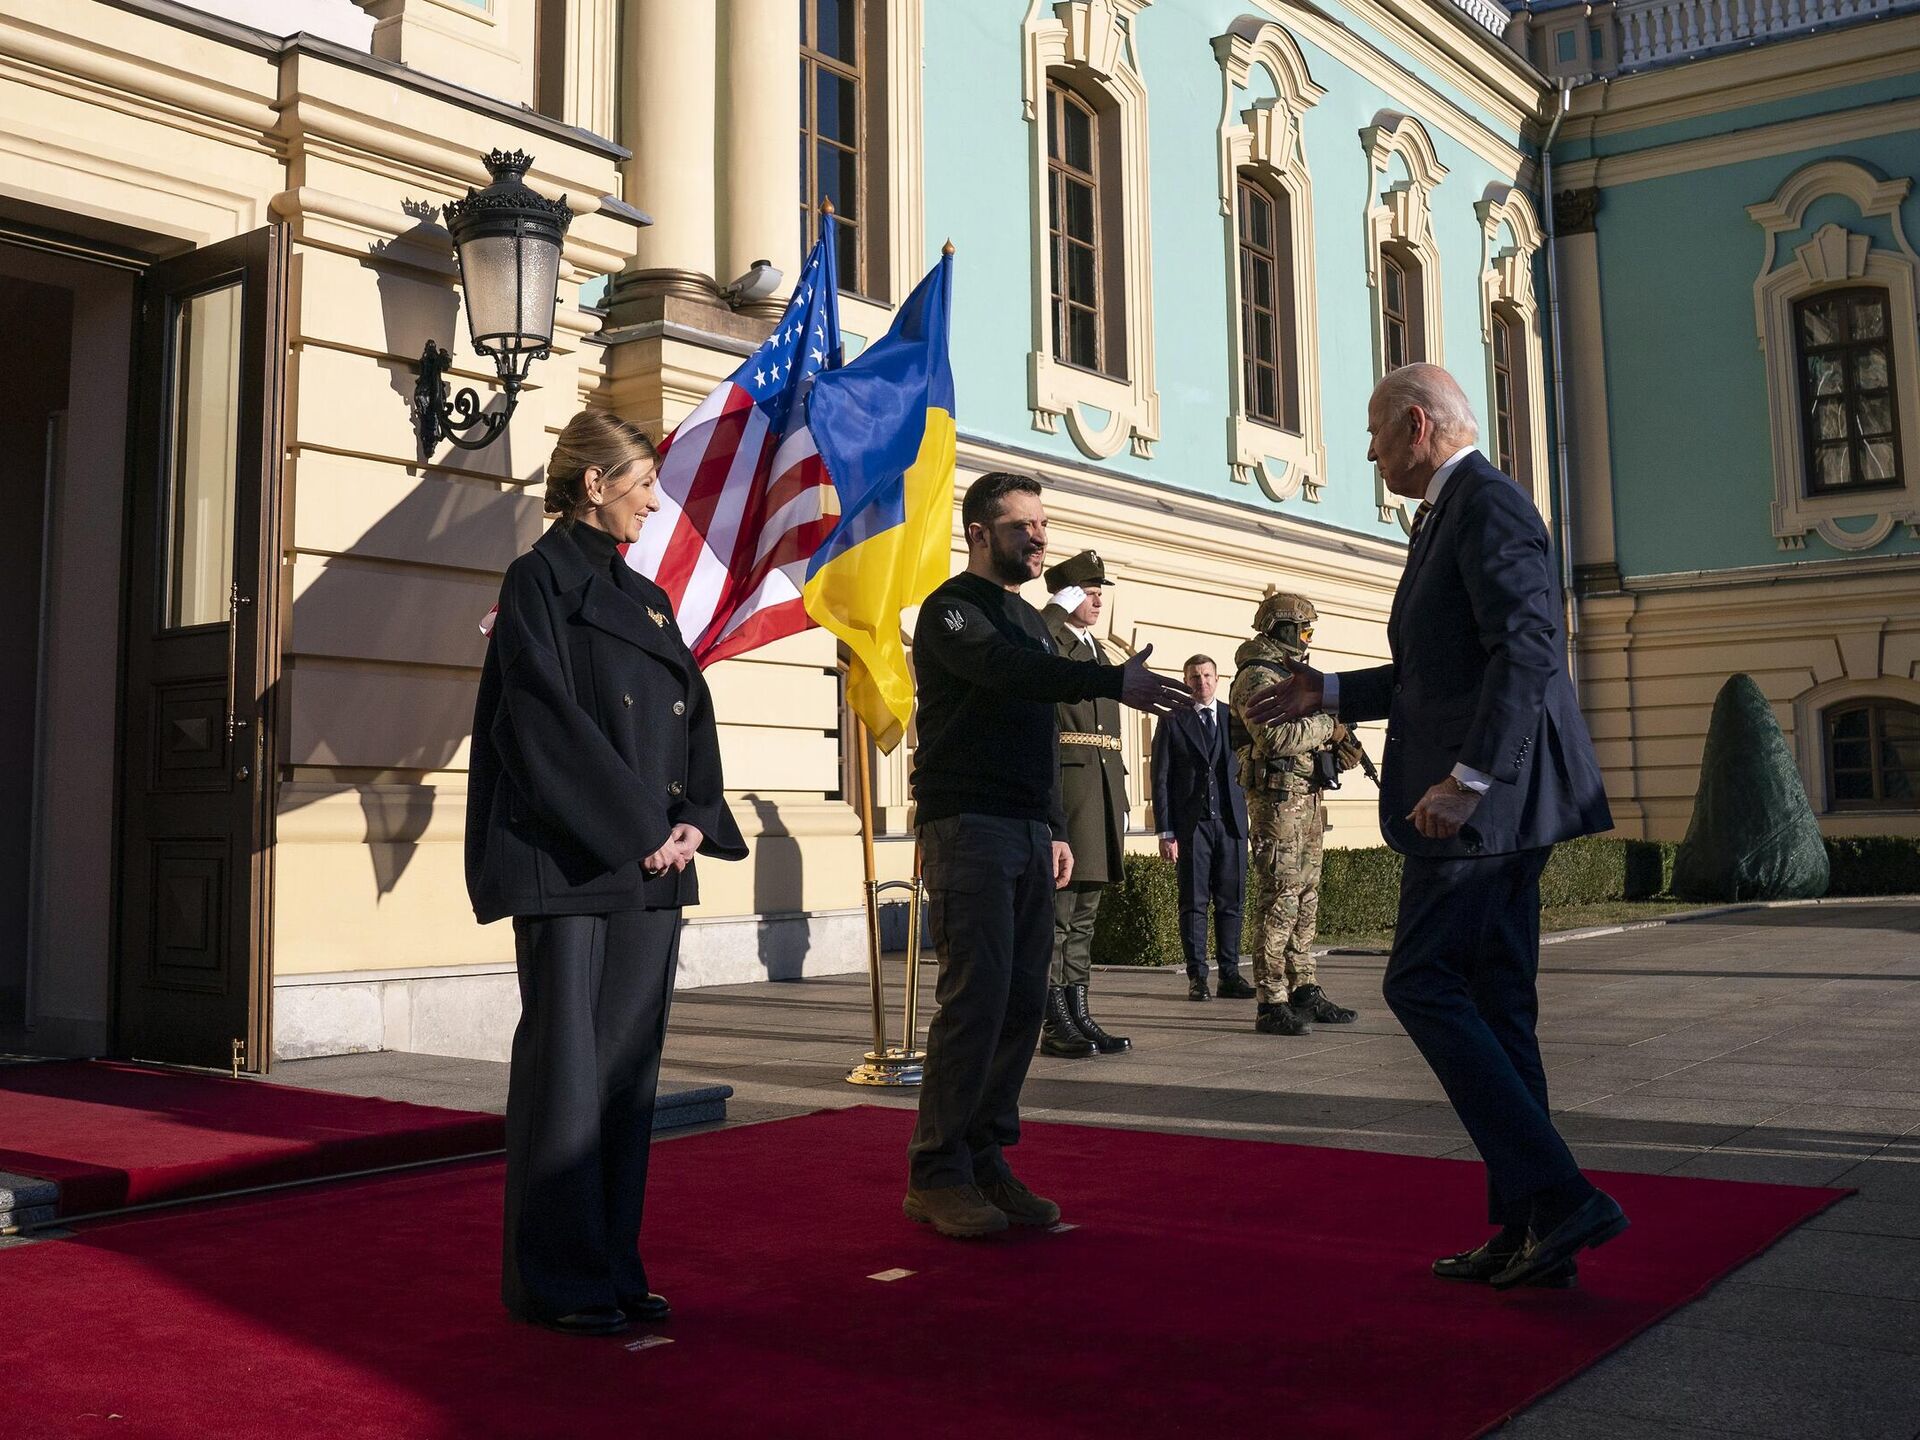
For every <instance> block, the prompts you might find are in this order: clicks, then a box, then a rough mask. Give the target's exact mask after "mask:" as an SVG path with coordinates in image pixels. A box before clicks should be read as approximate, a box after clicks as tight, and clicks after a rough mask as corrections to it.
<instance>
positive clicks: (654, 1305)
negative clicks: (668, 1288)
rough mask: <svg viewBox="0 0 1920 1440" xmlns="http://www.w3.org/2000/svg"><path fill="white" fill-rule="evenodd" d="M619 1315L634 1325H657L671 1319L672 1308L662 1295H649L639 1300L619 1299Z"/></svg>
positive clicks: (622, 1297)
mask: <svg viewBox="0 0 1920 1440" xmlns="http://www.w3.org/2000/svg"><path fill="white" fill-rule="evenodd" d="M620 1313H621V1314H623V1315H625V1316H626V1317H627V1319H629V1320H631V1321H633V1323H634V1324H636V1325H657V1324H659V1322H660V1321H662V1320H670V1319H672V1318H673V1307H672V1306H671V1305H669V1304H668V1303H667V1297H666V1296H664V1295H654V1294H652V1293H649V1294H647V1295H645V1296H642V1297H640V1298H639V1299H630V1298H628V1297H627V1296H625V1295H623V1296H621V1297H620Z"/></svg>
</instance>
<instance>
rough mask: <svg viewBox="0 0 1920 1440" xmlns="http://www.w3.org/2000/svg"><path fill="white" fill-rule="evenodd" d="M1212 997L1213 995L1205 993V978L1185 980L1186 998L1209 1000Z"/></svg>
mask: <svg viewBox="0 0 1920 1440" xmlns="http://www.w3.org/2000/svg"><path fill="white" fill-rule="evenodd" d="M1212 998H1213V996H1211V995H1209V994H1208V993H1207V982H1206V981H1205V980H1189V981H1188V982H1187V999H1189V1000H1211V999H1212Z"/></svg>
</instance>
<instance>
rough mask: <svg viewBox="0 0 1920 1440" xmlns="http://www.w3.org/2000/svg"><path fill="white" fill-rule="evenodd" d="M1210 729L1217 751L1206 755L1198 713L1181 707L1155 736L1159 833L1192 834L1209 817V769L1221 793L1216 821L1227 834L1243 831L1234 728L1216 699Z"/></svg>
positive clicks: (1244, 801) (1155, 815)
mask: <svg viewBox="0 0 1920 1440" xmlns="http://www.w3.org/2000/svg"><path fill="white" fill-rule="evenodd" d="M1213 705H1214V711H1213V715H1214V720H1213V723H1214V729H1215V730H1216V731H1218V732H1219V742H1218V749H1217V750H1216V751H1215V752H1214V753H1212V754H1211V755H1209V753H1208V750H1207V732H1206V729H1205V727H1204V725H1203V724H1202V723H1201V720H1200V713H1199V712H1198V711H1197V710H1195V709H1194V708H1193V707H1192V706H1191V705H1182V706H1181V707H1180V708H1179V709H1178V710H1176V711H1174V712H1173V713H1172V714H1171V715H1169V716H1167V718H1166V719H1164V720H1162V721H1161V722H1160V726H1159V728H1158V729H1156V730H1155V731H1154V732H1153V823H1154V824H1155V825H1156V826H1158V827H1159V828H1160V829H1161V830H1162V831H1171V832H1172V833H1173V835H1174V836H1175V837H1176V838H1178V837H1183V836H1187V835H1191V834H1192V833H1193V830H1194V827H1195V826H1196V825H1198V824H1199V823H1200V822H1201V821H1202V820H1203V819H1205V818H1206V814H1207V767H1208V766H1209V765H1212V766H1214V767H1216V769H1215V783H1216V784H1217V785H1218V786H1219V793H1220V818H1221V819H1222V820H1224V821H1225V822H1226V824H1227V833H1228V834H1230V835H1240V836H1245V835H1246V833H1247V792H1246V791H1244V790H1242V789H1241V788H1240V765H1239V762H1238V761H1237V760H1236V759H1235V758H1234V754H1233V747H1234V743H1235V742H1234V734H1235V730H1234V727H1235V726H1237V725H1238V724H1239V722H1238V721H1237V720H1235V719H1234V718H1233V710H1232V708H1231V707H1230V706H1227V705H1223V704H1222V703H1221V702H1220V701H1218V700H1215V701H1214V702H1213Z"/></svg>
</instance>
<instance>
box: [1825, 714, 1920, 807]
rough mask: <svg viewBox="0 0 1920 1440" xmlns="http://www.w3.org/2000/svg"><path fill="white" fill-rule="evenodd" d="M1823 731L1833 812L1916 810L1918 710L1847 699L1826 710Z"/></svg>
mask: <svg viewBox="0 0 1920 1440" xmlns="http://www.w3.org/2000/svg"><path fill="white" fill-rule="evenodd" d="M1825 728H1826V760H1827V793H1828V796H1829V800H1830V804H1831V807H1832V808H1833V809H1835V810H1848V809H1881V810H1884V809H1913V808H1916V807H1920V707H1915V706H1913V705H1907V704H1903V703H1901V702H1900V701H1898V700H1856V701H1849V702H1847V703H1845V704H1840V705H1836V706H1834V707H1833V708H1832V709H1830V710H1828V711H1827V713H1826V727H1825Z"/></svg>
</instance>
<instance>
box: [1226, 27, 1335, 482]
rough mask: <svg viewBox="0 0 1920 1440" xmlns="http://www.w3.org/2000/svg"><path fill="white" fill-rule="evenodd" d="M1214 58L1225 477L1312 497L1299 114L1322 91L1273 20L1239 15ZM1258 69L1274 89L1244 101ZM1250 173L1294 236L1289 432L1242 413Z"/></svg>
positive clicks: (1317, 467)
mask: <svg viewBox="0 0 1920 1440" xmlns="http://www.w3.org/2000/svg"><path fill="white" fill-rule="evenodd" d="M1213 53H1214V58H1215V59H1216V60H1218V61H1219V63H1220V134H1219V155H1220V175H1219V188H1220V217H1221V231H1222V238H1223V239H1224V241H1225V245H1226V257H1225V263H1226V278H1227V329H1226V333H1227V394H1228V396H1229V405H1228V414H1227V474H1228V476H1229V477H1230V478H1231V479H1232V480H1233V481H1234V482H1235V483H1236V484H1241V485H1248V484H1257V485H1258V486H1259V487H1260V491H1261V493H1262V494H1263V495H1265V496H1266V497H1267V498H1268V499H1269V500H1272V501H1274V502H1275V503H1284V502H1285V501H1288V500H1291V499H1293V498H1294V497H1295V496H1298V497H1299V498H1301V499H1303V500H1305V501H1308V502H1309V503H1311V502H1315V501H1318V500H1319V498H1320V492H1321V489H1322V487H1323V485H1324V483H1325V479H1326V473H1327V446H1326V438H1325V435H1324V433H1323V432H1322V429H1321V417H1320V346H1319V334H1320V324H1319V305H1318V290H1319V287H1318V285H1317V284H1316V283H1315V279H1314V250H1315V246H1314V243H1313V233H1314V232H1313V177H1312V175H1311V174H1310V173H1309V172H1308V170H1307V163H1306V152H1305V149H1304V147H1303V146H1302V144H1301V138H1300V124H1301V117H1302V116H1304V115H1305V114H1306V113H1307V111H1308V110H1310V109H1312V108H1313V106H1314V105H1316V104H1318V103H1319V101H1320V99H1321V97H1322V96H1324V95H1325V94H1326V93H1327V92H1326V91H1325V89H1323V88H1322V87H1321V86H1319V85H1317V84H1315V83H1314V80H1313V76H1312V75H1311V74H1310V73H1309V72H1308V70H1307V62H1306V57H1305V56H1304V55H1302V54H1301V52H1300V47H1299V45H1298V44H1297V43H1296V42H1295V41H1294V38H1293V36H1292V35H1290V34H1289V33H1288V32H1287V30H1286V29H1285V28H1284V27H1283V26H1281V25H1279V24H1277V23H1275V22H1274V21H1271V20H1262V19H1260V18H1259V17H1257V16H1251V15H1248V16H1242V17H1241V18H1239V19H1238V20H1235V21H1234V22H1233V24H1231V25H1230V26H1228V27H1227V30H1226V33H1224V34H1222V35H1216V36H1215V37H1214V40H1213ZM1256 69H1259V70H1262V71H1264V72H1265V73H1266V75H1267V76H1268V77H1269V78H1271V80H1272V82H1273V88H1274V92H1275V93H1274V94H1273V95H1272V96H1269V97H1267V98H1264V99H1260V100H1256V101H1254V102H1253V104H1251V105H1243V104H1242V103H1241V102H1242V101H1243V100H1244V95H1243V93H1242V92H1244V91H1245V90H1246V89H1247V88H1248V86H1249V84H1250V82H1251V81H1252V80H1253V78H1254V71H1255V70H1256ZM1242 171H1247V172H1250V174H1251V176H1252V178H1253V179H1254V181H1255V182H1256V183H1257V184H1258V185H1259V186H1260V187H1261V188H1262V189H1264V190H1265V191H1266V192H1267V193H1268V194H1269V196H1271V197H1272V198H1274V199H1275V200H1277V201H1281V202H1284V205H1285V210H1286V218H1287V221H1288V225H1289V229H1290V233H1291V249H1292V258H1293V283H1294V286H1295V290H1294V297H1293V298H1294V307H1293V322H1294V335H1293V342H1294V356H1295V385H1296V387H1297V397H1298V398H1297V404H1298V413H1299V429H1298V430H1297V431H1294V430H1287V429H1284V428H1281V427H1279V426H1275V425H1270V424H1267V423H1264V422H1262V421H1259V420H1255V419H1253V418H1252V417H1251V416H1250V415H1249V414H1248V413H1247V399H1246V388H1245V380H1244V364H1245V356H1244V354H1243V353H1242V344H1243V332H1242V327H1241V322H1240V317H1241V309H1242V306H1243V304H1244V298H1245V297H1244V296H1243V295H1242V293H1241V284H1240V184H1239V181H1240V175H1241V172H1242Z"/></svg>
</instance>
